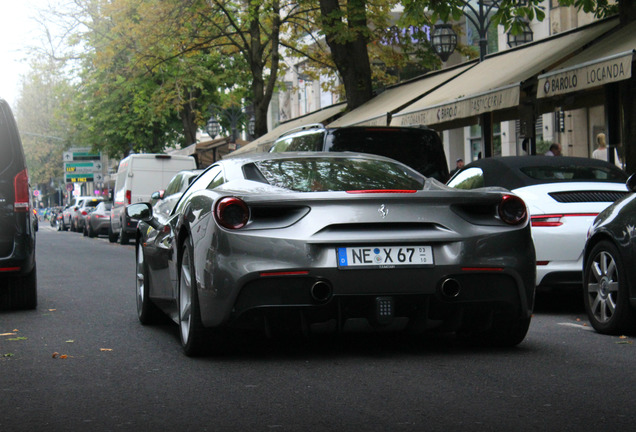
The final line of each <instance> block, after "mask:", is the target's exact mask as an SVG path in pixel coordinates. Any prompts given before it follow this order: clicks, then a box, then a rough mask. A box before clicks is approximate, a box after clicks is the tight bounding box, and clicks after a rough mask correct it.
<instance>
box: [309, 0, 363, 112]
mask: <svg viewBox="0 0 636 432" xmlns="http://www.w3.org/2000/svg"><path fill="white" fill-rule="evenodd" d="M365 6H366V0H349V1H348V3H347V11H346V18H347V24H346V27H347V32H348V33H349V34H348V35H351V36H352V37H347V38H342V36H343V35H341V34H339V28H340V29H341V28H342V27H343V26H345V24H344V23H343V20H342V17H341V15H342V11H341V10H340V6H339V4H338V0H320V11H321V15H322V19H323V21H324V24H325V25H324V26H323V28H324V29H325V35H326V39H327V45H329V48H330V49H331V54H332V57H333V60H334V63H335V64H336V68H337V69H338V72H339V74H340V77H341V79H342V82H343V84H344V88H345V95H346V98H347V108H348V109H349V110H352V109H354V108H357V107H359V106H360V105H362V104H363V103H365V102H367V101H368V100H370V99H371V98H372V97H373V88H372V83H371V65H370V62H369V53H368V51H367V36H366V33H365V32H366V31H368V27H367V19H366V13H365ZM339 37H340V39H346V41H341V40H338V38H339Z"/></svg>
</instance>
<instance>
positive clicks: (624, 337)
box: [618, 335, 627, 339]
mask: <svg viewBox="0 0 636 432" xmlns="http://www.w3.org/2000/svg"><path fill="white" fill-rule="evenodd" d="M618 338H619V339H627V336H625V335H623V336H619V337H618Z"/></svg>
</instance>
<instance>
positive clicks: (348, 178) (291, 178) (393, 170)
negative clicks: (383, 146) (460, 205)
mask: <svg viewBox="0 0 636 432" xmlns="http://www.w3.org/2000/svg"><path fill="white" fill-rule="evenodd" d="M255 167H256V168H257V169H258V172H257V171H256V170H255V169H254V168H255ZM243 172H244V173H245V175H246V177H247V178H248V179H250V180H256V181H260V182H263V183H268V184H271V185H274V186H278V187H282V188H285V189H289V190H293V191H297V192H323V191H348V190H375V189H406V190H417V189H422V186H423V185H424V178H423V177H421V176H420V175H418V174H417V173H415V172H413V171H411V170H408V169H405V167H403V166H401V165H399V164H396V163H393V162H390V161H377V160H370V159H359V158H355V159H354V158H352V159H345V158H294V159H274V160H266V161H259V162H255V163H252V164H249V165H246V166H245V167H243Z"/></svg>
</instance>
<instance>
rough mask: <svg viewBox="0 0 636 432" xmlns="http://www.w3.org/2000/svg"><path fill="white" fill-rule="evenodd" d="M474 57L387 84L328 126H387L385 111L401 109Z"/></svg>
mask: <svg viewBox="0 0 636 432" xmlns="http://www.w3.org/2000/svg"><path fill="white" fill-rule="evenodd" d="M476 64H477V63H476V62H475V61H473V62H469V63H465V64H462V65H460V66H458V67H453V68H450V69H444V70H442V71H435V72H430V73H427V74H426V75H423V76H421V77H418V78H416V79H413V80H411V81H408V82H405V83H401V84H398V85H395V86H392V87H389V88H387V89H386V90H385V91H383V92H382V93H380V94H379V95H377V96H376V97H374V98H373V99H371V100H370V101H368V102H366V103H364V104H362V105H361V106H359V107H358V108H356V109H354V110H353V111H351V112H348V113H347V114H345V115H343V116H342V117H340V118H339V119H337V120H335V121H334V122H333V123H331V124H330V126H333V127H342V126H387V124H388V115H387V114H393V113H395V112H396V111H399V110H401V109H403V108H404V107H405V106H407V105H408V104H410V103H411V102H412V101H414V100H417V99H419V98H421V97H423V96H425V95H427V94H428V93H430V92H431V91H433V90H435V89H437V88H438V87H439V86H441V85H443V84H444V83H446V82H447V81H448V80H450V79H452V78H455V77H456V76H457V75H459V74H461V73H463V72H464V71H466V70H467V69H469V68H471V67H473V66H475V65H476Z"/></svg>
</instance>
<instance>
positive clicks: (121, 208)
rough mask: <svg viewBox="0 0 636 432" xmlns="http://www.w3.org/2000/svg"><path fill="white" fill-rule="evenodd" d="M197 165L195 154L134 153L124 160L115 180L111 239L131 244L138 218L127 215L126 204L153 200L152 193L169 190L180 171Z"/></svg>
mask: <svg viewBox="0 0 636 432" xmlns="http://www.w3.org/2000/svg"><path fill="white" fill-rule="evenodd" d="M195 168H196V161H195V160H194V158H193V157H191V156H177V155H175V156H172V155H166V154H133V155H130V156H128V157H126V158H124V159H122V160H121V162H120V163H119V169H118V170H117V178H116V179H115V189H114V192H113V208H112V211H111V216H110V229H109V230H108V240H110V241H111V242H112V243H114V242H116V241H117V239H118V238H119V242H120V243H121V244H127V243H128V239H129V238H130V235H131V234H134V233H135V229H136V227H137V221H131V220H129V219H128V218H127V217H126V206H127V205H129V204H134V203H138V202H149V201H150V195H151V194H152V193H153V192H155V191H157V190H159V189H165V188H166V186H167V185H168V183H169V182H170V180H171V179H172V177H174V175H175V174H176V173H178V172H179V171H183V170H192V169H195Z"/></svg>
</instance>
